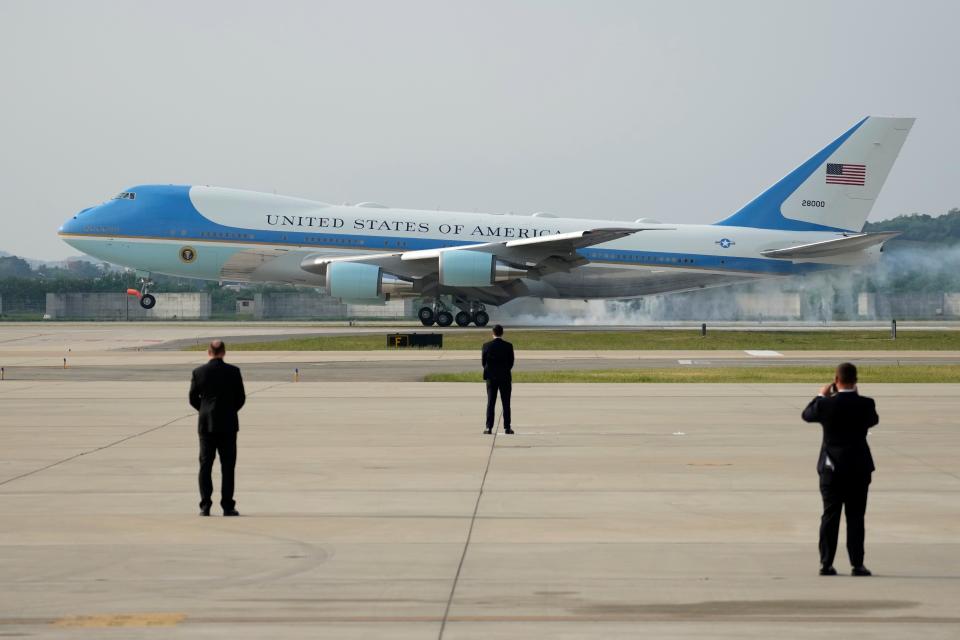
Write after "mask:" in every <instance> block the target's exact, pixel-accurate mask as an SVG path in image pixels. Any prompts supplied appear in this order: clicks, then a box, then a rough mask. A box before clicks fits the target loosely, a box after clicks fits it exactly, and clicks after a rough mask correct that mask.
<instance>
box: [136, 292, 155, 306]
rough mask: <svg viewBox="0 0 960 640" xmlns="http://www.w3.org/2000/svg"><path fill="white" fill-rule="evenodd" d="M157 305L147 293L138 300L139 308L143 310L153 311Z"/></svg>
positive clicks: (153, 298)
mask: <svg viewBox="0 0 960 640" xmlns="http://www.w3.org/2000/svg"><path fill="white" fill-rule="evenodd" d="M156 304H157V299H156V298H155V297H153V295H151V294H149V293H145V294H143V297H141V298H140V306H141V307H143V308H144V309H153V308H154V307H155V306H156Z"/></svg>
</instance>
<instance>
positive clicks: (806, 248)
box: [760, 231, 900, 260]
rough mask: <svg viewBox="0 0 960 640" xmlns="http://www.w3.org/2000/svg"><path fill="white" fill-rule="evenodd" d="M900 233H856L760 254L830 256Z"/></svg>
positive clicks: (805, 256) (867, 245)
mask: <svg viewBox="0 0 960 640" xmlns="http://www.w3.org/2000/svg"><path fill="white" fill-rule="evenodd" d="M898 235H900V232H899V231H879V232H877V233H859V234H855V235H849V236H844V237H842V238H834V239H833V240H824V241H822V242H810V243H808V244H799V245H796V246H793V247H786V248H784V249H768V250H767V251H761V252H760V255H762V256H765V257H767V258H785V259H788V260H804V259H811V258H828V257H831V256H838V255H841V254H844V253H852V252H854V251H863V250H864V249H869V248H870V247H873V246H876V245H878V244H883V243H884V242H886V241H887V240H889V239H890V238H893V237H895V236H898Z"/></svg>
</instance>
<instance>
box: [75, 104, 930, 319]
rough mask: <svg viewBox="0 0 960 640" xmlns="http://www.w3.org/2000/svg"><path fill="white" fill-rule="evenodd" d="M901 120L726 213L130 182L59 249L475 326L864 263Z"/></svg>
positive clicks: (870, 131)
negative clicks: (404, 306) (382, 199)
mask: <svg viewBox="0 0 960 640" xmlns="http://www.w3.org/2000/svg"><path fill="white" fill-rule="evenodd" d="M913 122H914V119H913V118H891V117H876V116H869V117H866V118H864V119H862V120H860V121H859V122H857V123H856V124H855V125H853V126H852V127H851V128H850V129H849V130H847V131H846V132H844V133H843V134H842V135H841V136H840V137H838V138H837V139H836V140H834V141H833V142H831V143H830V144H828V145H827V146H826V147H824V148H823V149H821V150H820V151H818V152H817V153H815V154H814V155H813V156H812V157H810V158H809V159H808V160H806V161H805V162H804V163H803V164H801V165H800V166H798V167H797V168H796V169H794V170H793V171H791V172H790V173H788V174H787V175H786V176H785V177H784V178H783V179H781V180H780V181H779V182H777V183H776V184H774V185H773V186H771V187H769V188H768V189H767V190H765V191H763V192H762V193H760V195H758V196H757V197H756V198H754V199H753V200H751V201H750V202H748V203H747V204H746V205H744V206H743V207H742V208H741V209H740V210H738V211H736V212H735V213H733V214H732V215H730V216H728V217H726V218H724V219H722V220H720V221H718V222H715V223H713V224H664V223H662V222H659V221H657V220H652V219H649V218H639V219H637V220H634V221H633V222H626V223H625V222H624V221H617V220H597V219H586V218H560V217H555V216H552V215H549V214H545V213H534V214H533V215H530V216H526V215H512V214H490V213H463V212H456V211H424V210H413V209H397V208H390V207H386V206H384V205H380V204H377V203H373V202H362V203H360V204H356V205H346V204H345V205H333V204H326V203H323V202H315V201H311V200H304V199H300V198H293V197H287V196H279V195H275V194H267V193H257V192H252V191H242V190H237V189H226V188H219V187H212V186H181V185H142V186H137V187H131V188H129V189H127V190H125V191H122V192H121V193H119V194H117V195H116V196H115V197H113V198H112V199H110V200H108V201H106V202H104V203H103V204H100V205H98V206H95V207H91V208H87V209H84V210H83V211H80V212H79V213H77V214H76V215H75V216H73V217H72V218H71V219H69V220H67V221H66V223H64V224H63V226H62V227H61V228H60V230H59V235H60V237H61V238H63V240H64V241H66V242H67V243H68V244H70V245H71V246H73V247H75V248H76V249H79V250H80V251H82V252H84V253H87V254H89V255H91V256H94V257H96V258H100V259H102V260H105V261H107V262H110V263H114V264H118V265H123V266H126V267H130V268H132V269H134V270H136V272H137V275H138V276H139V277H140V289H139V290H137V289H132V290H129V291H128V292H129V293H131V294H132V295H137V296H138V297H139V298H140V304H141V306H143V307H144V308H145V309H150V308H153V307H154V305H155V304H156V297H155V296H153V295H152V294H150V293H149V292H148V291H149V288H150V287H151V286H152V285H153V283H152V282H151V280H150V277H151V274H167V275H172V276H183V277H189V278H201V279H208V280H216V281H239V282H276V283H290V284H294V285H306V286H312V287H324V288H326V290H327V292H328V293H329V294H330V295H332V296H333V297H336V298H340V299H341V300H344V301H348V302H354V303H368V304H369V303H377V302H383V301H385V300H389V299H391V298H393V297H404V296H410V297H416V298H420V299H421V300H423V301H424V304H423V306H422V307H420V308H419V311H418V317H419V319H420V321H421V322H422V323H423V324H424V325H425V326H430V325H433V324H437V325H439V326H442V327H446V326H450V325H452V324H454V323H456V324H457V325H458V326H467V325H469V324H471V323H472V324H474V325H476V326H484V325H486V324H487V323H488V322H489V320H490V316H489V314H488V312H487V305H492V306H499V305H502V304H504V303H506V302H509V301H510V300H513V299H515V298H521V297H536V298H560V299H584V300H587V299H594V298H632V297H639V296H645V295H650V294H655V293H666V292H674V291H690V290H696V289H702V288H706V287H715V286H721V285H729V284H734V283H740V282H745V281H750V280H756V279H759V278H774V277H785V276H792V275H798V274H808V273H812V272H817V271H821V270H824V269H835V268H843V267H852V266H859V265H865V264H871V263H873V262H876V261H877V260H879V258H880V252H881V251H882V249H883V244H884V242H886V241H887V240H889V239H890V238H891V237H893V236H895V235H896V233H895V232H882V233H864V232H862V229H863V225H864V222H865V221H866V219H867V216H868V215H869V213H870V209H871V208H872V207H873V204H874V201H875V200H876V198H877V196H878V194H879V192H880V188H881V187H882V186H883V183H884V181H885V180H886V178H887V175H888V174H889V173H890V169H891V167H892V166H893V162H894V160H895V159H896V157H897V155H898V154H899V152H900V149H901V147H902V146H903V143H904V141H905V140H906V137H907V134H908V133H909V131H910V128H911V127H912V126H913Z"/></svg>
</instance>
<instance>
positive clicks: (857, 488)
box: [803, 362, 880, 576]
mask: <svg viewBox="0 0 960 640" xmlns="http://www.w3.org/2000/svg"><path fill="white" fill-rule="evenodd" d="M803 419H804V420H805V421H807V422H819V423H820V424H821V425H822V426H823V444H822V445H821V447H820V458H819V460H818V461H817V472H818V473H819V474H820V495H821V496H822V497H823V516H822V517H821V518H820V575H822V576H835V575H837V570H836V569H834V568H833V558H834V556H835V555H836V552H837V538H838V536H839V533H840V512H841V510H843V511H846V514H847V553H848V554H849V555H850V564H851V565H852V567H853V571H852V572H851V573H852V575H855V576H869V575H871V574H870V570H869V569H867V568H866V567H865V566H863V537H864V525H863V516H864V513H865V512H866V510H867V489H868V488H869V487H870V478H871V474H872V473H873V471H874V468H875V467H874V465H873V456H871V455H870V447H869V446H868V445H867V431H868V430H869V429H870V427H872V426H874V425H875V424H877V423H878V422H879V421H880V418H879V417H878V416H877V410H876V405H875V403H874V401H873V399H872V398H866V397H864V396H861V395H860V394H859V393H857V368H856V367H855V366H854V365H852V364H850V363H849V362H844V363H843V364H841V365H839V366H838V367H837V372H836V377H835V378H834V381H833V382H832V383H830V384H828V385H825V386H824V387H823V388H822V389H821V390H820V393H819V394H818V395H817V397H816V398H814V399H813V400H811V401H810V404H808V405H807V408H806V409H804V410H803Z"/></svg>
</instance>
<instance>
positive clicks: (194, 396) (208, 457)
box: [190, 340, 247, 516]
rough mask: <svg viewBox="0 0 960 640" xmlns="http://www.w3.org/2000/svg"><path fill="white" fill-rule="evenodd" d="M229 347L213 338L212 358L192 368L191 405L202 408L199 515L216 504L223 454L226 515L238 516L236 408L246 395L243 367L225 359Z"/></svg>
mask: <svg viewBox="0 0 960 640" xmlns="http://www.w3.org/2000/svg"><path fill="white" fill-rule="evenodd" d="M226 353H227V348H226V345H224V344H223V341H222V340H214V341H213V342H211V343H210V347H209V348H208V349H207V355H208V356H209V357H210V361H209V362H208V363H207V364H205V365H203V366H202V367H197V368H196V369H194V370H193V379H192V380H191V382H190V406H192V407H193V408H194V409H196V410H197V411H199V412H200V417H199V421H198V424H197V432H198V433H199V434H200V515H202V516H209V515H210V506H211V505H212V504H213V500H212V496H213V478H212V477H211V473H212V472H213V461H214V459H215V458H216V457H217V454H218V453H219V454H220V475H221V479H222V483H223V484H222V486H221V487H220V506H221V507H223V515H225V516H238V515H240V512H238V511H237V509H236V503H235V502H234V500H233V469H234V467H235V466H236V464H237V431H239V429H240V422H239V420H238V418H237V412H238V411H240V409H241V408H242V407H243V403H244V402H246V399H247V396H246V394H245V393H244V390H243V378H242V377H241V376H240V369H238V368H237V367H235V366H233V365H231V364H227V363H226V362H224V361H223V356H224V355H226Z"/></svg>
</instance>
